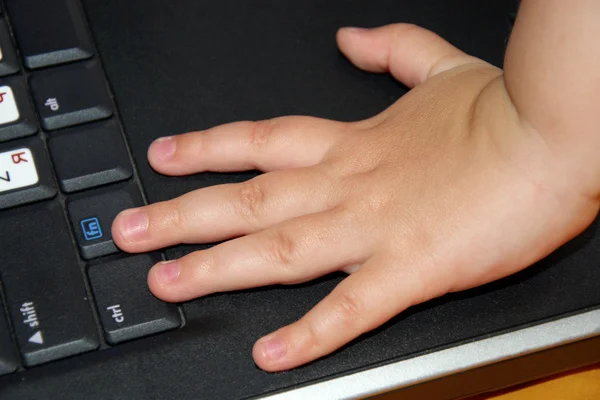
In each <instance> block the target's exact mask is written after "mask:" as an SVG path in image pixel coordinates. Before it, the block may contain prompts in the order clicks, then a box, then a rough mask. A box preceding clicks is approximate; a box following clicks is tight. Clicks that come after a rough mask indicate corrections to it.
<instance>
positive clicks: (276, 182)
mask: <svg viewBox="0 0 600 400" xmlns="http://www.w3.org/2000/svg"><path fill="white" fill-rule="evenodd" d="M338 43H339V46H340V49H341V50H342V52H343V53H344V54H345V55H346V56H347V57H348V58H349V59H350V60H351V61H352V62H353V63H354V64H355V65H357V66H358V67H360V68H362V69H365V70H367V71H373V72H387V71H389V72H391V73H392V74H393V76H394V77H396V78H397V79H398V80H399V81H400V82H402V83H404V84H406V85H407V86H409V87H414V89H413V90H411V91H410V92H409V93H408V94H406V95H405V96H403V97H402V98H401V99H400V100H398V101H397V102H396V103H395V104H394V105H392V106H391V107H390V108H389V109H388V110H386V111H384V112H383V113H381V114H380V115H377V116H375V117H373V118H371V119H368V120H365V121H360V122H355V123H341V122H333V121H326V120H321V119H316V118H309V117H285V118H278V119H274V120H270V121H261V122H237V123H232V124H228V125H224V126H220V127H215V128H212V129H209V130H207V131H204V132H193V133H188V134H184V135H179V136H174V137H171V138H165V139H159V140H157V141H155V142H154V143H153V144H152V146H151V147H150V149H149V151H148V158H149V161H150V163H151V165H152V167H153V168H154V169H155V170H156V171H158V172H160V173H163V174H167V175H186V174H193V173H198V172H202V171H238V170H250V169H259V170H262V171H264V172H266V173H265V174H263V175H260V176H258V177H256V178H254V179H252V180H250V181H248V182H245V183H240V184H226V185H220V186H215V187H209V188H204V189H200V190H197V191H194V192H191V193H188V194H186V195H183V196H181V197H179V198H176V199H173V200H170V201H167V202H162V203H157V204H152V205H149V206H147V207H142V208H139V209H135V210H128V211H125V212H123V213H121V214H120V215H119V216H118V217H117V219H116V220H115V223H114V225H113V237H114V239H115V242H116V243H117V245H118V246H119V247H121V248H122V249H123V250H125V251H129V252H145V251H150V250H154V249H159V248H162V247H165V246H170V245H175V244H179V243H204V242H215V241H222V240H225V239H232V238H234V239H232V240H230V241H227V242H225V243H222V244H219V245H217V246H215V247H212V248H210V249H208V250H204V251H198V252H195V253H191V254H189V255H187V256H185V257H182V258H181V259H179V260H174V261H171V262H167V263H161V264H159V265H156V266H155V267H154V268H153V269H152V270H151V271H150V274H149V276H148V284H149V286H150V289H151V290H152V292H153V293H154V294H155V295H156V296H157V297H159V298H161V299H164V300H166V301H173V302H180V301H185V300H189V299H193V298H196V297H200V296H204V295H207V294H209V293H215V292H224V291H230V290H239V289H244V288H251V287H256V286H262V285H272V284H286V285H287V284H295V283H300V282H306V281H309V280H311V279H314V278H317V277H319V276H322V275H325V274H327V273H330V272H333V271H340V270H341V271H345V272H347V273H348V274H349V276H348V277H347V278H346V279H344V280H343V281H342V282H341V283H340V284H339V286H337V287H336V288H335V290H334V291H333V292H332V293H331V294H330V295H329V296H327V297H326V298H325V299H323V300H322V301H321V302H320V303H319V304H318V305H317V306H315V307H314V308H313V309H312V310H311V311H310V312H309V313H307V314H306V315H305V316H304V317H303V318H302V319H300V320H299V321H297V322H295V323H293V324H291V325H289V326H286V327H283V328H281V329H279V330H278V331H276V332H275V333H272V334H270V335H268V336H266V337H264V338H262V339H260V340H259V341H258V342H257V343H256V345H255V346H254V350H253V356H254V359H255V361H256V363H257V364H258V366H260V367H261V368H263V369H265V370H268V371H278V370H285V369H289V368H293V367H296V366H298V365H301V364H304V363H307V362H309V361H311V360H314V359H317V358H319V357H322V356H324V355H326V354H328V353H330V352H332V351H334V350H335V349H337V348H339V347H340V346H342V345H344V344H346V343H348V342H349V341H351V340H353V339H354V338H356V337H357V336H359V335H361V334H363V333H365V332H367V331H369V330H372V329H374V328H376V327H378V326H379V325H381V324H383V323H384V322H386V321H387V320H389V319H390V318H392V317H393V316H395V315H396V314H398V313H400V312H402V311H403V310H405V309H406V308H407V307H410V306H412V305H415V304H417V303H421V302H423V301H426V300H428V299H432V298H434V297H437V296H441V295H444V294H446V293H449V292H454V291H459V290H464V289H467V288H471V287H474V286H478V285H481V284H484V283H487V282H490V281H493V280H495V279H498V278H501V277H504V276H506V275H509V274H511V273H514V272H516V271H518V270H520V269H523V268H525V267H526V266H528V265H530V264H531V263H533V262H535V261H537V260H539V259H540V258H542V257H543V256H545V255H546V254H548V253H549V252H551V251H552V250H553V249H555V248H556V247H557V246H559V245H560V244H562V243H564V242H565V241H566V240H568V239H569V238H571V237H573V236H574V235H576V234H577V233H579V232H580V231H581V230H583V229H584V228H585V227H586V226H587V225H588V224H589V223H591V221H592V219H593V218H594V215H595V214H596V212H597V210H598V202H597V199H593V198H590V197H589V196H587V195H586V194H585V191H584V190H583V189H582V190H577V189H578V188H577V187H576V186H574V185H573V182H572V181H573V180H572V179H571V178H572V174H571V173H572V171H573V169H572V168H569V166H565V165H564V163H562V164H561V163H559V162H557V161H556V159H555V158H553V156H552V149H551V148H550V147H549V146H548V145H547V143H546V141H545V139H544V135H543V133H542V132H538V131H537V130H535V129H534V128H533V127H532V126H530V125H529V124H528V122H527V121H526V120H525V119H524V118H522V116H521V115H520V114H519V112H518V110H517V109H516V107H515V106H514V105H513V103H512V102H511V98H510V96H509V95H508V92H507V90H506V88H505V85H504V80H503V73H502V71H501V70H500V69H498V68H495V67H493V66H491V65H489V64H487V63H485V62H483V61H481V60H479V59H476V58H473V57H470V56H467V55H466V54H464V53H462V52H461V51H459V50H457V49H456V48H454V47H452V46H451V45H450V44H448V43H447V42H445V41H444V40H442V39H441V38H439V37H438V36H436V35H435V34H433V33H431V32H429V31H426V30H424V29H421V28H418V27H415V26H411V25H404V24H399V25H392V26H386V27H382V28H378V29H373V30H355V29H343V30H341V31H340V32H339V34H338Z"/></svg>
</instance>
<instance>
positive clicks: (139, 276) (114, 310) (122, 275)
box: [88, 254, 181, 344]
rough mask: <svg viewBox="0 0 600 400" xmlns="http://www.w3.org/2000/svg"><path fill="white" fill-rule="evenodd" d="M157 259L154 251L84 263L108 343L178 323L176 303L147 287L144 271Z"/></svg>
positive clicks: (151, 332) (167, 328)
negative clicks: (166, 300)
mask: <svg viewBox="0 0 600 400" xmlns="http://www.w3.org/2000/svg"><path fill="white" fill-rule="evenodd" d="M159 261H160V258H159V257H158V255H156V254H142V255H138V256H133V257H127V258H123V259H120V260H116V261H112V262H108V263H104V264H95V265H91V266H90V267H88V276H89V278H90V283H91V286H92V291H93V292H94V297H95V299H96V306H97V307H98V314H99V315H100V320H101V321H102V326H103V327H104V334H105V336H106V341H107V342H108V343H110V344H117V343H120V342H124V341H126V340H131V339H136V338H139V337H143V336H147V335H151V334H154V333H158V332H162V331H166V330H169V329H175V328H177V327H179V326H180V325H181V317H180V315H179V310H178V308H177V306H176V305H175V304H168V303H164V302H162V301H160V300H158V299H157V298H156V297H154V296H153V295H152V293H150V290H149V289H148V285H147V283H146V282H147V280H146V277H147V275H148V271H149V270H150V267H152V266H153V265H154V264H156V263H157V262H159Z"/></svg>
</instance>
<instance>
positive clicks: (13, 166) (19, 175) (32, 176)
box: [0, 148, 40, 193]
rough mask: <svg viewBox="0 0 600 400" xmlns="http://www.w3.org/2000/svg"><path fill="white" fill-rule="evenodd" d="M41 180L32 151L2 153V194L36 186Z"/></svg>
mask: <svg viewBox="0 0 600 400" xmlns="http://www.w3.org/2000/svg"><path fill="white" fill-rule="evenodd" d="M39 179H40V178H39V176H38V173H37V169H36V167H35V160H34V159H33V154H31V150H29V149H27V148H23V149H17V150H11V151H6V152H4V153H0V193H2V192H7V191H9V190H14V189H20V188H23V187H27V186H32V185H35V184H36V183H38V181H39Z"/></svg>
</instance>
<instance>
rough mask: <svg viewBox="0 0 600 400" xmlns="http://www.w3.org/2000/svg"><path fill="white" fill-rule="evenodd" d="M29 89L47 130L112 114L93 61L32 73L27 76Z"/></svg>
mask: <svg viewBox="0 0 600 400" xmlns="http://www.w3.org/2000/svg"><path fill="white" fill-rule="evenodd" d="M31 90H32V92H33V97H34V100H35V104H36V106H37V109H38V112H39V114H40V117H41V118H42V125H43V126H44V128H45V129H47V130H54V129H60V128H65V127H68V126H73V125H78V124H83V123H85V122H91V121H95V120H99V119H103V118H107V117H110V116H111V115H112V106H111V100H110V97H109V95H108V91H107V88H106V82H105V80H104V76H103V75H102V71H100V69H99V67H98V64H97V63H96V62H95V61H88V62H85V63H77V64H73V65H68V66H65V67H60V68H52V69H49V70H44V71H39V72H35V73H33V74H31Z"/></svg>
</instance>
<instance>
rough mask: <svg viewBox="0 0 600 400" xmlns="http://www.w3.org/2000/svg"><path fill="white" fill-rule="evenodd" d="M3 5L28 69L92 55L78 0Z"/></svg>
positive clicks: (14, 1) (28, 0)
mask: <svg viewBox="0 0 600 400" xmlns="http://www.w3.org/2000/svg"><path fill="white" fill-rule="evenodd" d="M6 4H7V6H8V11H9V14H10V17H11V21H12V25H13V28H14V30H15V34H16V37H17V42H18V43H19V47H20V49H21V54H22V55H23V59H24V63H25V65H26V66H27V67H28V68H40V67H46V66H49V65H55V64H61V63H65V62H69V61H75V60H81V59H85V58H88V57H91V56H92V54H93V51H92V44H91V41H90V38H89V34H88V31H87V27H86V24H85V18H84V15H83V11H82V10H81V6H80V5H79V1H78V0H7V2H6Z"/></svg>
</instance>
